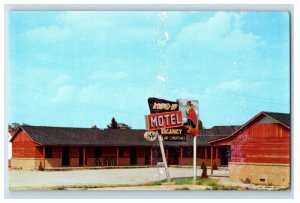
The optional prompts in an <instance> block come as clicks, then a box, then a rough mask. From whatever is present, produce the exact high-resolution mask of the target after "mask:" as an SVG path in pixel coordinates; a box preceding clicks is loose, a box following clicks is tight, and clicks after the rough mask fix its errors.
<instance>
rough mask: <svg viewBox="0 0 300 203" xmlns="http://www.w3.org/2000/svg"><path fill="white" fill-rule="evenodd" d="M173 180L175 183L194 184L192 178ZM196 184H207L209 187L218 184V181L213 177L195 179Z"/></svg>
mask: <svg viewBox="0 0 300 203" xmlns="http://www.w3.org/2000/svg"><path fill="white" fill-rule="evenodd" d="M173 182H174V183H175V184H176V185H194V181H193V179H192V178H184V179H174V180H173ZM196 185H207V186H211V187H216V186H218V181H217V180H214V179H209V178H207V179H197V180H196Z"/></svg>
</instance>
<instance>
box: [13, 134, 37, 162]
mask: <svg viewBox="0 0 300 203" xmlns="http://www.w3.org/2000/svg"><path fill="white" fill-rule="evenodd" d="M12 157H13V158H42V157H43V148H42V147H41V146H40V145H38V144H36V143H34V142H33V141H32V140H31V138H30V137H29V136H28V135H27V134H26V133H25V132H24V131H20V132H19V133H18V134H17V135H16V137H15V138H14V139H13V142H12Z"/></svg>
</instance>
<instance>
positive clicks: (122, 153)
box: [119, 147, 124, 158]
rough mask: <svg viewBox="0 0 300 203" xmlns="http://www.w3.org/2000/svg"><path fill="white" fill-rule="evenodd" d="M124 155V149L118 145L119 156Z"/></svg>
mask: <svg viewBox="0 0 300 203" xmlns="http://www.w3.org/2000/svg"><path fill="white" fill-rule="evenodd" d="M123 156H124V149H123V147H119V157H120V158H122V157H123Z"/></svg>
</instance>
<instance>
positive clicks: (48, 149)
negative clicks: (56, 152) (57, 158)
mask: <svg viewBox="0 0 300 203" xmlns="http://www.w3.org/2000/svg"><path fill="white" fill-rule="evenodd" d="M45 157H46V158H52V147H51V146H46V147H45Z"/></svg>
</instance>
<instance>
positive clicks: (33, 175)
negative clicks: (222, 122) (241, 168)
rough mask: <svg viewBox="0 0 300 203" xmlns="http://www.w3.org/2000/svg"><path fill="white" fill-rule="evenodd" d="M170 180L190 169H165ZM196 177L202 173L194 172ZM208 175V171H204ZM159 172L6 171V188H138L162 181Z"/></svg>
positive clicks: (187, 173) (221, 172)
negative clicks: (129, 186)
mask: <svg viewBox="0 0 300 203" xmlns="http://www.w3.org/2000/svg"><path fill="white" fill-rule="evenodd" d="M169 171H170V176H171V178H177V177H192V176H193V169H192V168H169ZM197 173H198V176H200V175H201V173H202V170H201V169H198V170H197ZM208 174H210V171H209V170H208ZM214 175H219V176H226V175H227V170H216V171H214ZM165 178H166V176H165V174H164V169H163V168H122V169H116V168H113V169H85V170H69V171H27V170H11V169H10V170H9V186H10V187H11V188H18V187H51V186H74V185H78V186H79V185H95V184H110V185H112V184H141V183H147V182H152V181H158V180H162V179H165Z"/></svg>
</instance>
